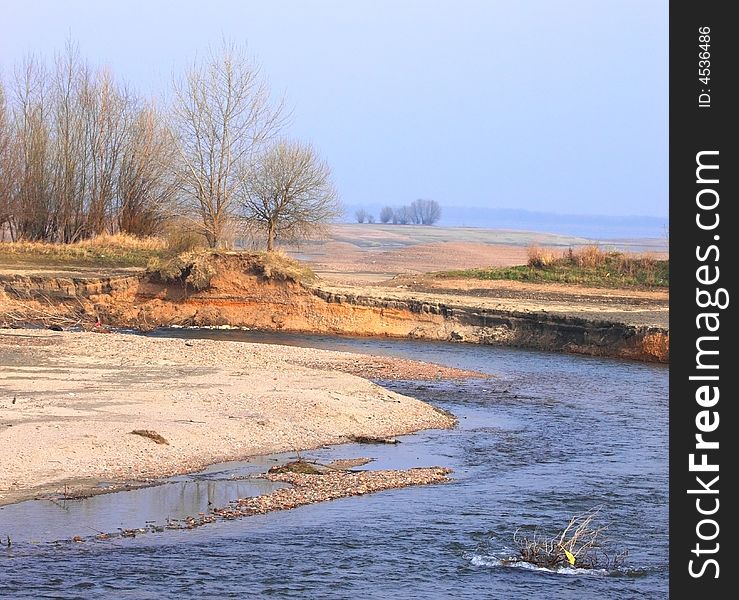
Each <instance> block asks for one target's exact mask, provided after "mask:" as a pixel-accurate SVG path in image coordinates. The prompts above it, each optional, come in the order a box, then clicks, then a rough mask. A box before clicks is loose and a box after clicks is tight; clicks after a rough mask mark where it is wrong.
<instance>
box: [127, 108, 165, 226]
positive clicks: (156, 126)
mask: <svg viewBox="0 0 739 600" xmlns="http://www.w3.org/2000/svg"><path fill="white" fill-rule="evenodd" d="M175 152H176V150H175V146H174V140H173V138H172V135H171V132H170V131H169V129H168V128H167V127H165V126H164V125H163V122H162V119H161V118H160V115H159V113H158V112H157V111H156V110H155V109H154V107H153V106H145V107H143V108H142V109H141V110H140V111H139V112H138V113H137V115H136V117H135V119H134V121H133V123H132V125H131V128H130V132H129V136H128V139H127V141H126V144H125V147H124V151H123V155H122V157H121V164H120V169H119V174H118V181H117V195H116V198H117V205H116V206H115V207H114V210H115V215H116V221H117V223H116V224H117V228H118V230H119V231H124V232H126V233H131V234H134V235H153V234H155V233H157V232H159V231H160V230H161V229H162V227H163V225H164V223H165V221H167V219H169V218H171V217H173V216H174V214H175V212H176V208H177V207H176V203H175V195H176V191H177V188H176V184H175V180H174V178H173V177H172V173H171V166H172V164H173V163H174V160H175V156H174V154H175Z"/></svg>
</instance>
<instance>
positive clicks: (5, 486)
mask: <svg viewBox="0 0 739 600" xmlns="http://www.w3.org/2000/svg"><path fill="white" fill-rule="evenodd" d="M376 358H377V357H372V360H371V361H370V362H371V364H370V365H369V367H370V372H371V375H368V374H367V373H368V371H367V368H368V365H367V362H368V360H367V357H365V356H362V355H355V354H350V353H342V352H333V351H323V350H315V349H306V348H295V347H289V346H267V345H261V344H250V343H245V342H220V341H218V342H215V341H210V340H184V339H161V338H146V337H142V336H132V335H127V334H120V333H111V334H105V335H103V334H99V333H85V332H79V333H71V332H52V331H42V330H0V366H2V370H0V443H1V444H2V445H1V447H2V450H0V456H1V457H2V464H3V469H2V470H1V471H0V505H6V504H11V503H16V502H21V501H23V500H29V499H34V498H43V497H45V498H49V497H59V496H60V495H61V496H62V497H64V496H67V497H71V496H80V495H89V494H99V493H108V492H113V491H119V490H121V489H133V488H135V487H142V486H147V485H153V484H154V485H155V484H156V483H157V482H158V481H159V480H161V479H163V478H166V477H170V476H173V475H179V474H184V473H192V472H196V471H198V470H202V469H203V468H205V467H207V466H209V465H212V464H215V463H221V462H228V461H234V460H244V459H247V458H252V457H255V456H260V455H266V454H273V453H281V452H294V451H300V450H308V449H312V448H317V447H320V446H324V445H333V444H339V443H343V442H348V441H351V436H357V435H359V436H373V437H383V438H384V437H391V436H397V435H403V434H408V433H412V432H414V431H419V430H422V429H437V428H438V429H444V428H450V427H453V426H454V424H455V420H454V418H453V417H450V416H449V415H447V414H444V413H443V412H442V411H440V410H438V409H436V408H434V407H432V406H431V405H429V404H426V403H424V402H421V401H419V400H415V399H413V398H410V397H408V396H402V395H400V394H396V393H394V392H390V391H388V390H385V389H384V388H382V387H380V386H379V385H376V384H374V383H371V382H369V381H367V380H366V379H363V378H360V377H358V376H356V375H353V374H350V373H351V371H352V370H354V371H358V372H360V373H361V374H362V375H363V376H365V377H367V376H378V374H379V373H380V372H383V371H389V372H390V373H392V372H393V369H394V370H395V372H401V371H402V372H403V374H404V375H405V376H406V377H407V378H408V379H414V378H418V379H422V378H424V377H427V378H434V379H439V378H454V377H464V378H466V377H474V376H478V377H479V376H480V374H478V373H473V372H469V371H460V370H455V369H448V368H445V367H440V366H438V365H431V364H429V363H422V362H418V361H409V360H406V359H397V360H396V359H386V358H382V359H378V361H376V360H375V359H376ZM135 430H136V431H138V430H143V431H151V432H153V433H156V434H158V435H159V436H161V437H162V438H163V439H164V442H162V443H156V441H154V439H151V438H147V437H145V436H142V435H131V434H132V432H133V431H135ZM101 483H110V484H112V485H111V487H106V488H100V487H98V486H99V485H100V484H101Z"/></svg>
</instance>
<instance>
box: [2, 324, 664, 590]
mask: <svg viewBox="0 0 739 600" xmlns="http://www.w3.org/2000/svg"><path fill="white" fill-rule="evenodd" d="M155 335H160V336H161V335H164V336H181V337H184V336H187V337H193V336H196V337H209V338H211V339H231V340H246V341H258V342H263V343H281V344H294V345H301V346H305V347H316V348H330V349H333V350H349V351H353V352H365V353H373V354H384V355H390V356H401V357H405V358H415V359H421V360H425V361H430V362H437V363H441V364H444V365H448V366H452V367H457V368H463V369H469V370H477V371H483V372H486V373H490V374H493V375H495V376H496V377H495V378H492V379H489V380H482V381H481V380H470V381H455V382H442V381H439V382H434V381H427V382H413V381H394V382H385V383H384V384H383V385H385V386H387V387H388V388H390V389H392V390H394V391H397V392H400V393H403V394H407V395H411V396H414V397H416V398H419V399H422V400H426V401H429V402H431V403H433V404H434V405H436V406H439V407H440V408H444V409H446V410H449V411H451V412H452V413H454V414H455V415H456V416H457V417H458V419H459V425H458V427H457V428H456V429H454V430H451V431H438V430H431V431H425V432H421V433H418V434H414V435H410V436H403V437H402V438H400V440H401V443H400V444H397V445H387V446H384V445H383V446H375V445H372V446H369V445H359V444H351V445H342V446H334V447H330V448H325V449H319V450H316V451H311V452H307V453H304V458H310V459H315V460H318V461H321V462H328V461H330V460H333V459H336V458H351V457H360V456H367V457H371V458H373V459H374V460H373V462H371V463H369V464H368V465H366V466H365V467H362V468H368V469H382V468H408V467H414V466H428V465H439V466H445V467H450V468H452V469H453V470H454V473H453V475H452V478H453V481H452V483H450V484H443V485H432V486H426V487H417V488H407V489H401V490H391V491H385V492H380V493H378V494H373V495H370V496H364V497H355V498H348V499H342V500H336V501H333V502H328V503H323V504H316V505H311V506H305V507H301V508H298V509H295V510H293V511H289V512H279V513H273V514H269V515H264V516H258V517H249V518H245V519H241V520H238V521H232V522H219V523H214V524H211V525H207V526H204V527H202V528H199V529H196V530H192V531H179V530H165V531H163V532H161V533H147V534H145V535H138V536H137V537H135V538H115V539H110V540H105V541H94V540H90V541H87V542H83V543H72V542H69V541H66V542H64V543H58V544H57V543H53V541H52V540H54V539H66V540H69V539H71V537H72V536H74V535H80V534H85V533H87V534H89V533H90V532H89V530H86V529H85V527H91V528H94V529H98V530H103V529H105V528H108V529H111V528H112V529H113V530H115V528H117V527H118V526H120V527H145V526H146V525H147V522H162V521H163V520H164V519H166V518H170V519H175V518H180V517H179V515H180V514H181V513H183V512H187V511H192V510H194V509H195V508H201V509H202V508H203V507H204V509H205V510H207V506H208V502H213V503H222V502H223V501H227V500H228V499H229V498H228V497H229V496H230V495H234V494H238V495H243V494H244V493H261V492H260V491H256V492H255V491H254V489H250V490H246V489H245V488H243V489H239V488H238V486H247V487H248V486H251V485H253V482H252V480H241V479H238V477H242V476H244V475H248V474H250V473H253V472H256V471H259V470H265V469H266V468H267V467H268V466H269V465H270V464H274V463H275V462H278V461H279V460H281V459H283V458H285V457H262V458H260V459H257V460H255V461H252V462H250V463H238V464H225V465H218V466H216V467H212V468H211V469H209V470H208V471H206V472H205V473H202V474H199V475H195V476H190V477H185V478H181V479H179V480H173V481H170V482H169V483H167V484H166V485H164V486H161V487H158V488H149V489H148V490H139V491H137V492H121V493H116V494H108V495H104V496H98V497H95V498H91V499H88V500H80V501H74V502H71V503H70V506H68V507H67V508H63V507H59V506H55V505H52V504H51V503H49V502H45V503H39V502H27V503H21V504H16V505H12V506H8V507H5V509H2V510H0V534H2V533H3V531H4V529H3V527H5V529H10V528H11V527H12V528H13V532H14V535H16V536H17V539H18V540H19V541H18V542H17V543H14V544H13V545H12V546H11V547H10V548H3V549H2V551H0V563H2V569H0V584H1V585H2V590H3V594H5V595H8V596H11V597H27V598H56V597H65V598H74V597H79V598H88V597H90V598H91V597H99V596H101V595H107V596H108V597H131V598H149V597H152V598H153V597H156V598H181V597H214V596H222V597H255V598H259V597H281V598H306V597H321V598H380V597H383V598H388V597H390V598H449V597H454V598H482V597H491V598H548V597H558V598H576V597H577V598H582V597H590V598H637V597H639V598H664V597H666V595H667V581H668V571H667V568H668V566H667V564H668V563H667V551H668V536H667V501H668V498H667V447H668V445H667V439H668V438H667V423H668V421H667V412H668V400H667V377H668V370H667V368H666V367H664V366H660V365H648V364H641V363H634V362H625V361H617V360H603V359H595V358H586V357H579V356H571V355H563V354H551V353H542V352H533V351H524V350H515V349H506V348H495V347H488V346H470V345H462V344H441V343H430V342H413V341H397V340H377V339H372V340H371V339H352V338H336V337H329V336H294V335H287V334H285V335H282V334H258V333H252V332H242V331H221V330H197V331H193V330H165V331H159V332H156V334H155ZM289 456H290V455H287V456H286V457H289ZM292 456H293V457H294V455H292ZM188 486H189V487H190V488H191V489H190V491H187V488H188ZM229 486H230V487H229ZM164 490H168V491H166V493H165V491H164ZM193 490H199V491H198V492H197V493H196V495H197V497H198V500H197V502H195V501H194V500H193V497H194V496H193ZM595 506H600V507H601V510H600V513H599V521H601V524H607V525H608V529H607V531H606V532H605V533H606V534H607V535H606V537H607V539H608V542H607V544H608V548H609V550H613V551H620V550H628V551H629V557H628V559H627V561H626V563H625V565H624V566H623V567H622V568H621V569H618V570H614V571H611V572H605V571H597V572H592V571H585V570H577V569H575V570H567V571H564V572H558V573H552V572H548V571H543V570H536V569H533V568H525V567H521V566H506V565H505V563H504V562H501V559H503V558H506V557H508V556H511V555H512V554H514V553H515V547H514V544H513V535H514V533H515V532H516V530H517V529H518V528H521V527H523V528H526V527H534V526H536V527H538V528H539V529H540V531H542V532H547V533H551V534H554V533H556V532H557V531H558V530H560V529H561V528H563V527H564V526H565V525H566V524H567V521H568V520H569V518H570V517H571V516H572V515H573V514H575V513H579V512H582V511H585V510H588V509H591V508H593V507H595ZM70 511H72V512H71V514H73V515H74V516H73V517H71V518H70V517H69V516H68V515H69V514H70ZM62 515H66V516H62ZM65 520H66V521H65ZM19 524H21V525H23V526H26V524H28V525H27V527H28V528H30V529H29V531H30V530H33V531H34V532H35V538H34V537H33V536H31V535H30V534H29V535H27V536H26V538H25V539H24V538H23V536H22V535H21V534H19V533H18V531H19V529H20V528H19ZM34 528H35V529H34Z"/></svg>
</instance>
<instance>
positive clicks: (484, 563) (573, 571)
mask: <svg viewBox="0 0 739 600" xmlns="http://www.w3.org/2000/svg"><path fill="white" fill-rule="evenodd" d="M470 563H471V564H472V565H473V566H475V567H504V568H511V569H527V570H529V571H541V572H544V573H553V574H555V575H587V576H590V577H602V576H604V575H608V571H606V570H605V569H578V568H576V567H561V568H559V569H548V568H546V567H537V566H536V565H533V564H531V563H529V562H526V561H523V560H516V559H511V558H507V559H501V558H498V557H497V556H493V555H490V556H483V555H481V554H473V555H472V556H471V557H470Z"/></svg>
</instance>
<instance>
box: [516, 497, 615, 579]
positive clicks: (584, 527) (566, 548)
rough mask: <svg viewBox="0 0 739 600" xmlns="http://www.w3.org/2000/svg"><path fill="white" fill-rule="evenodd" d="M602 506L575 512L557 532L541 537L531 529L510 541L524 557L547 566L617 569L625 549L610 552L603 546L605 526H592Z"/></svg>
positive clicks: (554, 567)
mask: <svg viewBox="0 0 739 600" xmlns="http://www.w3.org/2000/svg"><path fill="white" fill-rule="evenodd" d="M600 508H601V507H595V508H591V509H590V510H588V511H585V512H584V513H580V514H577V515H575V516H573V517H572V518H571V519H570V522H569V523H568V524H567V527H565V528H564V529H563V530H562V531H561V532H560V533H559V534H558V535H555V536H553V537H542V536H539V535H538V534H536V532H535V533H534V535H533V536H532V537H527V536H522V535H519V531H520V529H519V530H517V531H516V533H515V534H514V536H513V541H514V542H515V544H516V546H517V547H518V549H519V552H520V556H521V557H520V558H519V559H515V560H516V561H523V562H528V563H531V564H534V565H536V566H538V567H544V568H547V569H559V568H561V567H577V568H579V569H606V570H610V569H616V568H619V567H620V566H622V565H623V563H624V561H625V560H626V557H627V555H628V551H625V550H624V551H621V552H617V553H616V554H614V555H613V556H610V555H609V554H607V553H606V552H605V551H604V550H603V542H604V539H603V536H602V535H601V534H602V532H603V531H605V530H606V529H607V526H595V524H594V520H595V518H596V517H597V516H598V513H599V512H600Z"/></svg>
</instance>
